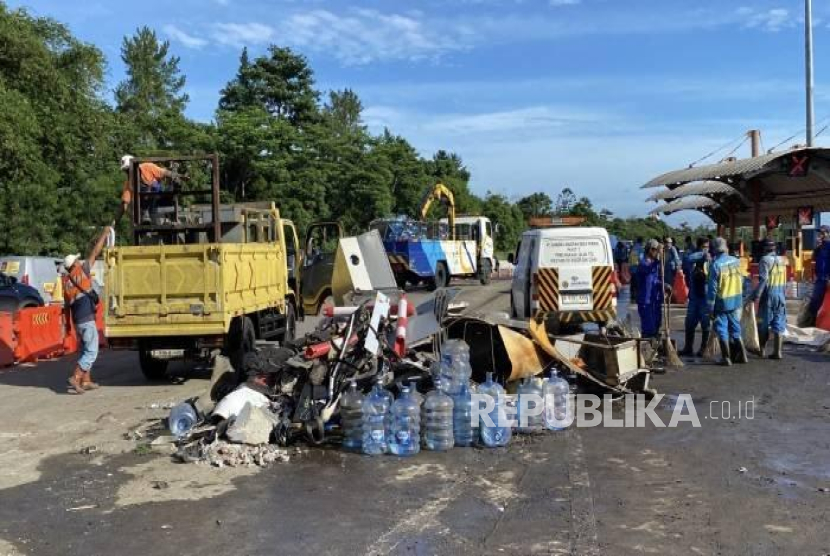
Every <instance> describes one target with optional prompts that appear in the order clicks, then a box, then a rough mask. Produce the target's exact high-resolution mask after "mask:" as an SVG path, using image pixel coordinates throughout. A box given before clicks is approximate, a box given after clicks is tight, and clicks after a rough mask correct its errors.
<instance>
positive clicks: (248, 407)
mask: <svg viewBox="0 0 830 556" xmlns="http://www.w3.org/2000/svg"><path fill="white" fill-rule="evenodd" d="M276 425H277V418H276V417H275V416H274V415H273V414H272V413H271V412H270V411H268V410H267V409H265V408H263V407H261V406H258V405H253V404H252V403H251V402H246V403H245V405H244V407H243V408H242V411H240V412H239V415H237V416H236V417H235V418H234V420H233V422H232V423H231V425H230V426H229V427H228V431H227V433H226V434H227V436H228V440H230V441H231V442H236V443H239V444H250V445H252V446H256V445H258V444H267V443H268V441H269V440H270V438H271V432H272V431H273V430H274V427H275V426H276Z"/></svg>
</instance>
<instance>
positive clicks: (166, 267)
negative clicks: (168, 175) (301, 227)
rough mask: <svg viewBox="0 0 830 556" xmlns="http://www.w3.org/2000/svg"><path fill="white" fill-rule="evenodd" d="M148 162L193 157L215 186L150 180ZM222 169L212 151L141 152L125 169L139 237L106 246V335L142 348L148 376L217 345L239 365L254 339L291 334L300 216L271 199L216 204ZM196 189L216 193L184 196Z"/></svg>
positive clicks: (118, 344) (194, 167) (114, 342)
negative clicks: (144, 179)
mask: <svg viewBox="0 0 830 556" xmlns="http://www.w3.org/2000/svg"><path fill="white" fill-rule="evenodd" d="M146 162H151V163H154V164H159V165H168V166H169V165H183V164H189V165H191V168H190V170H191V171H192V172H193V173H194V174H195V173H198V172H199V168H198V166H199V163H202V164H203V165H204V163H207V165H208V167H209V172H210V175H211V176H212V181H213V183H212V187H211V188H210V189H206V190H199V189H194V188H192V187H188V188H184V187H183V186H182V185H181V184H175V183H174V184H159V185H161V188H160V189H159V188H158V187H157V188H156V189H157V190H156V191H152V190H149V188H145V187H144V186H143V185H142V184H141V182H140V177H139V176H140V174H139V166H140V165H141V164H143V163H146ZM185 170H188V168H187V167H185ZM180 173H182V168H181V167H179V168H178V170H177V171H176V173H175V174H174V175H176V174H180ZM202 173H203V174H204V172H202ZM218 176H219V173H218V157H217V156H216V155H212V156H209V157H192V158H175V159H170V158H153V159H143V160H135V161H134V162H133V167H132V168H131V170H130V172H129V181H130V187H131V188H132V191H133V199H134V202H133V234H134V241H133V243H134V245H131V246H122V247H115V248H111V249H109V250H108V251H107V252H106V255H105V257H106V264H107V271H106V285H105V299H106V311H105V325H106V336H107V339H108V341H109V344H110V346H111V347H112V348H113V349H132V350H138V352H139V360H140V364H141V370H142V372H143V373H144V375H145V376H146V377H147V378H149V379H159V378H162V377H163V376H165V374H166V371H167V363H168V361H170V360H175V359H188V360H192V359H200V358H204V357H206V356H208V355H209V354H210V352H211V351H212V350H214V349H217V348H221V349H223V350H224V351H225V352H226V353H227V354H228V355H229V356H230V358H231V363H232V364H233V365H234V368H236V369H237V371H239V372H241V362H242V359H243V357H244V355H245V353H246V352H247V351H250V350H252V349H253V348H254V345H255V342H256V340H257V339H268V340H278V341H286V340H289V339H293V337H294V331H295V325H296V314H297V311H296V308H297V297H296V295H295V292H296V284H297V278H298V275H297V273H298V271H299V265H298V264H297V263H298V258H297V257H298V252H299V251H298V247H299V246H298V242H297V234H296V230H295V228H294V225H293V223H292V222H291V221H289V220H284V219H282V218H281V217H280V213H279V211H278V210H277V208H276V207H275V206H274V204H273V203H265V204H263V203H254V204H234V205H220V204H219V184H218ZM188 185H189V184H188ZM197 196H209V197H210V198H211V203H210V204H209V205H199V204H192V205H189V206H183V205H181V204H180V200H181V199H183V198H187V197H197Z"/></svg>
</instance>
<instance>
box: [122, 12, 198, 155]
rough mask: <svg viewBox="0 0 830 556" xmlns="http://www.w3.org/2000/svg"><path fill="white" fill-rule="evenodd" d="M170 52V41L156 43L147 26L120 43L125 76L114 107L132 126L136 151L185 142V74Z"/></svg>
mask: <svg viewBox="0 0 830 556" xmlns="http://www.w3.org/2000/svg"><path fill="white" fill-rule="evenodd" d="M169 51H170V42H169V41H164V42H159V40H158V37H157V36H156V33H155V31H153V30H152V29H150V28H149V27H146V26H145V27H141V28H139V29H137V30H136V33H135V35H133V36H132V37H124V41H123V43H122V45H121V59H122V60H123V61H124V65H125V66H126V68H127V78H126V79H125V80H124V81H122V82H121V83H119V84H118V86H117V87H116V89H115V101H116V110H117V111H118V112H119V113H121V114H123V115H124V116H125V118H127V119H128V121H130V122H131V123H132V125H133V126H134V127H135V129H136V146H137V148H138V149H139V150H140V149H144V150H145V151H146V150H154V149H176V148H178V147H179V143H182V142H187V136H188V135H189V130H188V129H187V128H188V122H187V121H186V120H185V117H184V109H185V106H187V102H188V100H189V99H188V96H187V94H186V93H184V92H183V89H184V86H185V77H184V76H183V75H181V72H180V71H179V57H178V56H172V55H170V52H169ZM174 139H176V140H177V141H176V140H174ZM133 150H134V149H133Z"/></svg>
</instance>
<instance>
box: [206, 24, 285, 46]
mask: <svg viewBox="0 0 830 556" xmlns="http://www.w3.org/2000/svg"><path fill="white" fill-rule="evenodd" d="M275 35H276V31H275V29H274V28H273V27H271V26H270V25H265V24H263V23H256V22H251V23H217V24H215V25H214V26H213V34H212V36H213V39H214V40H215V41H216V42H218V43H220V44H225V45H229V46H233V47H237V48H239V47H242V46H251V45H258V44H266V43H268V42H270V41H272V40H274V38H275Z"/></svg>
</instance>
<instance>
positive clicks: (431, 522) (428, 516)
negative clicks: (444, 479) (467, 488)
mask: <svg viewBox="0 0 830 556" xmlns="http://www.w3.org/2000/svg"><path fill="white" fill-rule="evenodd" d="M465 483H466V481H465V480H464V479H463V478H462V479H461V480H458V481H456V482H455V483H453V484H452V485H450V486H449V487H448V488H445V489H444V490H443V491H442V492H441V494H440V496H439V497H438V498H436V499H435V500H432V501H430V502H427V503H426V504H424V505H423V506H421V507H420V508H418V509H417V510H415V511H413V512H412V513H411V514H410V515H409V516H408V517H407V518H406V519H403V520H401V521H399V522H398V523H396V524H395V526H394V527H392V528H391V529H389V530H388V531H387V532H385V533H384V534H382V535H381V536H380V537H378V539H377V540H376V541H375V542H373V543H372V544H371V546H369V547H368V548H367V549H366V554H367V556H381V555H384V554H391V553H392V552H393V551H394V550H395V549H396V548H397V547H398V545H399V544H401V542H403V541H405V540H407V539H409V538H411V537H412V536H414V535H417V534H419V533H423V532H424V531H426V530H427V529H430V528H437V527H439V526H440V522H439V521H438V514H440V513H441V512H443V511H444V510H445V509H446V508H447V506H448V505H449V503H450V502H452V501H453V500H455V499H456V498H457V497H458V495H459V494H460V491H461V489H462V488H463V487H464V485H465Z"/></svg>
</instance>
